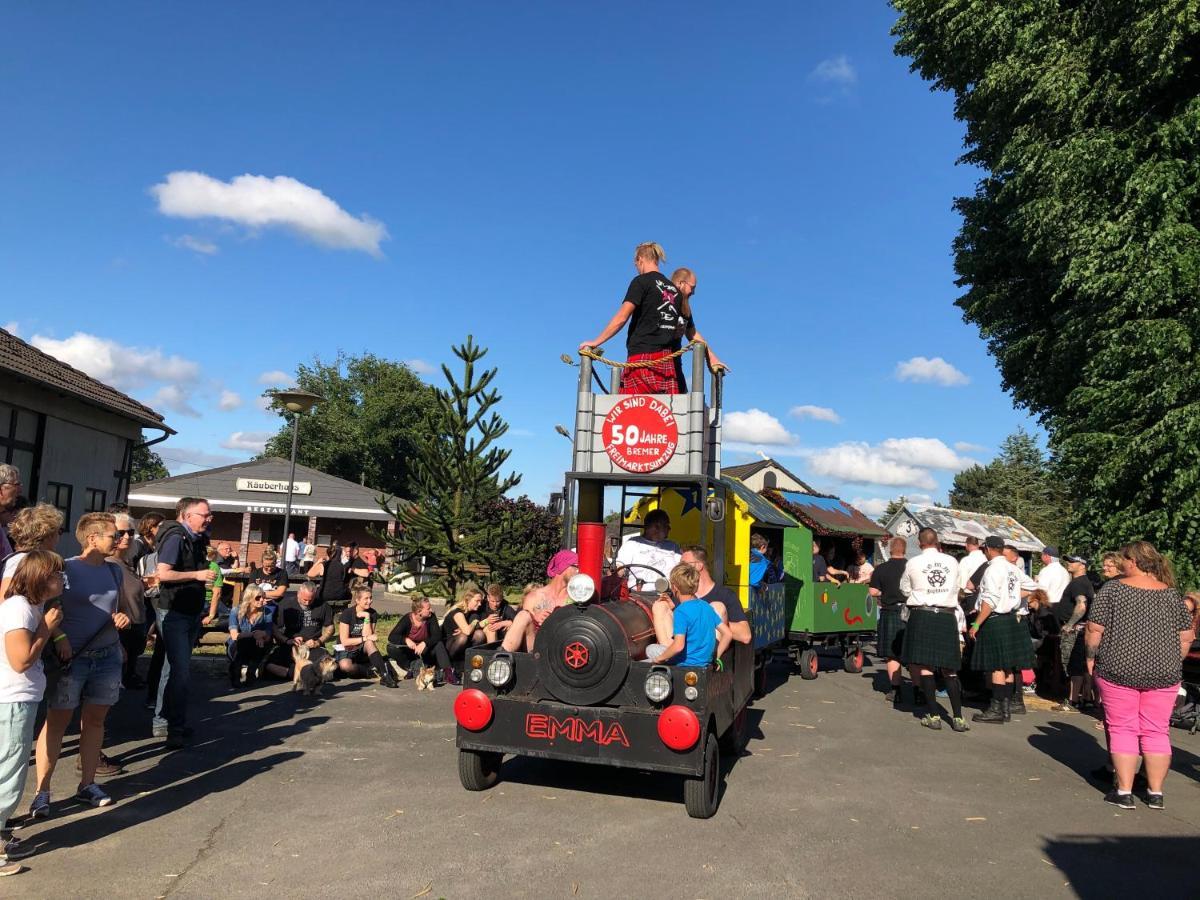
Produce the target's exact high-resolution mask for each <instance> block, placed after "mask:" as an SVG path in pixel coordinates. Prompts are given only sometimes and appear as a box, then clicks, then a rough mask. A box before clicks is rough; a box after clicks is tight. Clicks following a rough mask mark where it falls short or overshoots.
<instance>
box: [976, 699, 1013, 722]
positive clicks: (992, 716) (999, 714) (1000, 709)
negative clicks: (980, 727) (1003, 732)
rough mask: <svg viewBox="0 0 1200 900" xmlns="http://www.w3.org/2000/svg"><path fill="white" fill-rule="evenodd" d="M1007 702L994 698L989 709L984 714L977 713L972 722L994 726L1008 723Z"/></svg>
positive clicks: (989, 704)
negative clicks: (1005, 706) (1005, 705)
mask: <svg viewBox="0 0 1200 900" xmlns="http://www.w3.org/2000/svg"><path fill="white" fill-rule="evenodd" d="M1004 702H1005V701H1002V700H999V699H997V698H996V697H993V698H992V699H991V701H990V702H989V703H988V708H987V709H985V710H984V711H983V712H977V713H975V715H973V716H971V721H972V722H987V723H990V724H993V725H1003V724H1004V723H1005V722H1007V721H1008V715H1007V713H1006V710H1005V709H1004V706H1003V705H1002V704H1004Z"/></svg>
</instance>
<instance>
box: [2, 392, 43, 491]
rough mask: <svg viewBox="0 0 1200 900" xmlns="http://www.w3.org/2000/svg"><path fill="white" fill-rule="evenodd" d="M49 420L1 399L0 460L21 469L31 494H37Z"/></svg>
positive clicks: (24, 483)
mask: <svg viewBox="0 0 1200 900" xmlns="http://www.w3.org/2000/svg"><path fill="white" fill-rule="evenodd" d="M45 423H46V417H45V416H43V415H41V414H40V413H35V412H30V411H29V410H27V409H21V408H20V407H17V406H9V405H8V404H7V403H0V462H5V463H12V464H13V465H14V466H16V467H17V468H18V469H20V470H21V481H22V484H23V487H24V489H25V495H26V496H27V497H34V496H36V495H37V486H38V467H39V464H40V463H41V459H42V452H41V447H42V434H43V432H44V430H45Z"/></svg>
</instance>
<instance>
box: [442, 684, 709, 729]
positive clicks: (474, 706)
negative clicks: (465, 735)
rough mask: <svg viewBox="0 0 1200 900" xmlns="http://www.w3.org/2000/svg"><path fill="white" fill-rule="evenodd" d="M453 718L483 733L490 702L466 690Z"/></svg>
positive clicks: (456, 703)
mask: <svg viewBox="0 0 1200 900" xmlns="http://www.w3.org/2000/svg"><path fill="white" fill-rule="evenodd" d="M454 718H455V719H456V720H457V721H458V724H459V725H461V726H462V727H463V728H465V729H467V731H483V729H485V728H487V727H488V725H489V724H491V721H492V701H491V700H489V699H488V696H487V694H485V693H484V692H483V691H481V690H479V689H477V688H467V689H466V690H465V691H463V692H462V693H461V694H459V695H458V696H457V697H455V698H454ZM693 718H695V716H693Z"/></svg>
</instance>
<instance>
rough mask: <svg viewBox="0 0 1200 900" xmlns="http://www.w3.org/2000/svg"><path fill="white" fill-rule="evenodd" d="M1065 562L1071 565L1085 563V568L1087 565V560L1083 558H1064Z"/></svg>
mask: <svg viewBox="0 0 1200 900" xmlns="http://www.w3.org/2000/svg"><path fill="white" fill-rule="evenodd" d="M1063 561H1064V562H1069V563H1083V564H1084V565H1085V566H1086V565H1087V560H1086V559H1084V558H1083V557H1082V556H1064V557H1063Z"/></svg>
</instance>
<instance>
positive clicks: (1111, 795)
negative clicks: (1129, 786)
mask: <svg viewBox="0 0 1200 900" xmlns="http://www.w3.org/2000/svg"><path fill="white" fill-rule="evenodd" d="M1104 802H1105V803H1111V804H1112V805H1113V806H1116V807H1119V808H1121V809H1137V806H1136V805H1135V804H1134V802H1133V794H1122V793H1119V792H1118V791H1117V789H1116V788H1113V789H1112V790H1111V791H1109V792H1108V793H1107V794H1105V795H1104Z"/></svg>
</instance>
